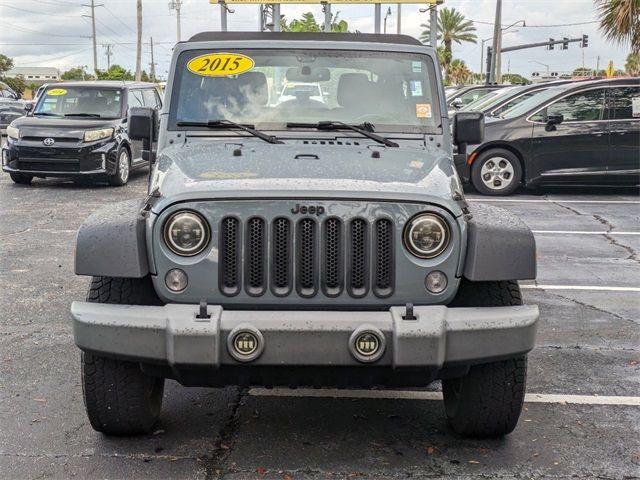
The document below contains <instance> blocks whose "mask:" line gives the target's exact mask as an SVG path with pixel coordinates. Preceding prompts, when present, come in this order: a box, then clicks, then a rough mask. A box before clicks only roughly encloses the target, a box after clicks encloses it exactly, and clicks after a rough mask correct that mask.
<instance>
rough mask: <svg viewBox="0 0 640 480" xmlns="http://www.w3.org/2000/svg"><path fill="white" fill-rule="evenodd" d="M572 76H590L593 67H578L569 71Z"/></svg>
mask: <svg viewBox="0 0 640 480" xmlns="http://www.w3.org/2000/svg"><path fill="white" fill-rule="evenodd" d="M571 75H573V76H574V77H590V76H591V75H593V69H591V68H586V67H578V68H576V69H574V70H573V72H572V73H571Z"/></svg>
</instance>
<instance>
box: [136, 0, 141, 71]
mask: <svg viewBox="0 0 640 480" xmlns="http://www.w3.org/2000/svg"><path fill="white" fill-rule="evenodd" d="M136 17H137V19H138V21H137V24H138V40H137V44H136V82H139V81H140V78H141V77H142V0H138V1H137V8H136Z"/></svg>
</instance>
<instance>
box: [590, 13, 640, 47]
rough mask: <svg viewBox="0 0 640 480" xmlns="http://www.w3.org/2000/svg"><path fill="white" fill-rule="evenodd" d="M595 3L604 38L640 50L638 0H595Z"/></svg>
mask: <svg viewBox="0 0 640 480" xmlns="http://www.w3.org/2000/svg"><path fill="white" fill-rule="evenodd" d="M595 4H596V10H597V12H598V17H599V20H600V31H601V32H602V33H603V34H604V36H605V38H607V39H608V40H610V41H612V42H615V43H618V44H621V45H629V46H630V47H631V52H632V53H638V52H640V0H595Z"/></svg>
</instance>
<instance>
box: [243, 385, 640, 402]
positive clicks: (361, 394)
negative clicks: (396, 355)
mask: <svg viewBox="0 0 640 480" xmlns="http://www.w3.org/2000/svg"><path fill="white" fill-rule="evenodd" d="M249 395H252V396H255V397H300V398H304V397H316V398H382V399H392V400H442V392H421V391H413V390H408V391H407V390H336V389H314V388H296V389H288V388H271V389H270V388H252V389H251V390H249ZM524 401H525V402H526V403H558V404H562V405H564V404H576V405H626V406H632V407H640V397H623V396H601V395H562V394H554V393H527V394H526V395H525V397H524Z"/></svg>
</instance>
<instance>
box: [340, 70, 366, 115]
mask: <svg viewBox="0 0 640 480" xmlns="http://www.w3.org/2000/svg"><path fill="white" fill-rule="evenodd" d="M370 90H371V82H370V81H369V78H368V77H367V75H366V74H364V73H343V74H342V75H340V80H338V103H339V104H340V106H342V107H348V106H354V105H357V104H359V103H360V102H361V99H362V98H363V97H365V96H366V95H367V94H368V93H369V91H370Z"/></svg>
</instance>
